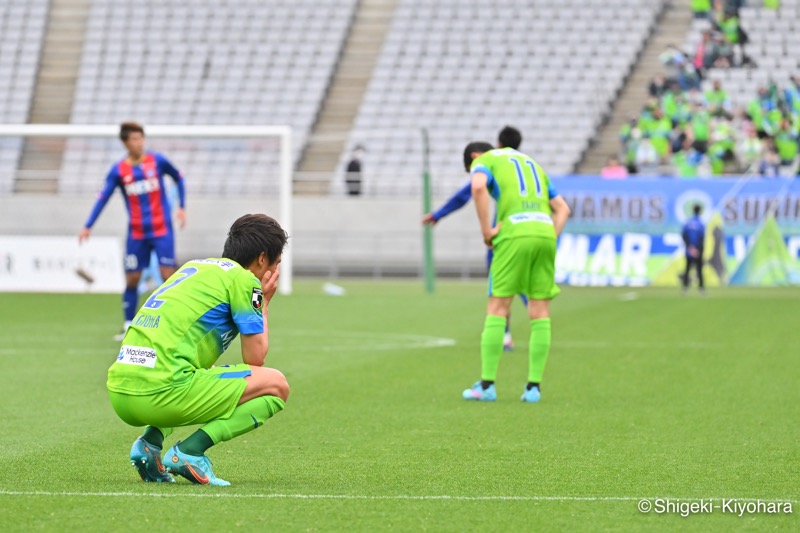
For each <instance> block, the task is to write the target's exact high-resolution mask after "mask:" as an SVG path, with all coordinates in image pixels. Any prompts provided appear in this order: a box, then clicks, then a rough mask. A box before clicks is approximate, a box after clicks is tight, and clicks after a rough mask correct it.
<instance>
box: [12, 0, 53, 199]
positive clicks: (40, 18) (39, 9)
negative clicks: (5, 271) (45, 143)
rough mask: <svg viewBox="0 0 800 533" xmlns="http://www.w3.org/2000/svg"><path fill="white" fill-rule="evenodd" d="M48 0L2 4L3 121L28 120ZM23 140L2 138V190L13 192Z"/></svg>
mask: <svg viewBox="0 0 800 533" xmlns="http://www.w3.org/2000/svg"><path fill="white" fill-rule="evenodd" d="M49 6H50V2H49V0H3V2H2V3H0V123H3V124H24V123H26V122H27V121H28V114H29V113H30V106H31V99H32V97H33V92H34V84H35V82H36V72H37V70H38V68H39V57H40V56H41V50H42V43H43V41H44V28H45V23H46V21H47V11H48V9H49ZM21 151H22V139H20V138H11V137H0V193H7V192H10V191H11V189H12V187H13V182H14V176H15V174H16V169H17V165H18V164H19V159H20V154H21Z"/></svg>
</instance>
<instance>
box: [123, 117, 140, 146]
mask: <svg viewBox="0 0 800 533" xmlns="http://www.w3.org/2000/svg"><path fill="white" fill-rule="evenodd" d="M131 133H141V134H142V136H143V137H144V128H143V127H142V125H141V124H139V123H138V122H123V123H122V124H120V125H119V140H120V141H122V142H128V137H130V135H131Z"/></svg>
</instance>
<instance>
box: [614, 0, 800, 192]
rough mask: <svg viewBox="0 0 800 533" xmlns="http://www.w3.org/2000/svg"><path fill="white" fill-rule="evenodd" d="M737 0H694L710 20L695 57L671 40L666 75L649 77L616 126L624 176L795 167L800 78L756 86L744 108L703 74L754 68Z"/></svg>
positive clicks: (775, 172)
mask: <svg viewBox="0 0 800 533" xmlns="http://www.w3.org/2000/svg"><path fill="white" fill-rule="evenodd" d="M740 3H741V0H739V1H736V0H731V1H718V2H716V6H715V7H716V9H713V7H714V6H712V5H711V2H710V0H693V1H692V9H693V11H694V12H695V17H697V18H710V19H711V26H710V28H709V29H708V30H707V31H705V32H704V33H703V38H702V41H701V42H700V44H699V46H698V49H697V50H696V52H695V54H694V57H693V59H692V58H691V57H689V55H688V54H685V53H684V52H682V51H681V50H679V49H678V48H676V47H673V46H670V47H669V48H668V49H667V50H666V51H665V52H664V53H663V54H662V55H661V57H660V59H661V62H662V63H663V64H664V65H665V74H664V75H663V76H658V77H657V78H655V79H654V80H652V82H651V83H650V86H649V99H648V101H647V104H646V105H645V106H644V109H643V110H642V112H641V113H640V114H639V115H637V116H634V117H631V119H630V120H629V121H628V122H627V123H626V124H624V125H623V126H622V128H621V130H620V132H619V138H620V142H621V146H622V149H621V157H620V158H619V161H620V162H621V163H622V165H621V166H624V167H625V168H626V170H627V173H628V174H639V175H651V176H652V175H666V176H678V177H683V178H692V177H699V176H703V177H706V176H717V175H722V174H760V175H762V176H780V175H784V176H793V175H795V174H796V173H797V172H798V170H797V167H798V139H800V76H794V77H792V78H791V81H790V83H789V84H788V86H783V87H779V86H778V85H777V84H776V83H773V82H770V83H769V84H767V85H765V86H761V87H759V89H758V93H757V94H756V95H754V97H753V99H752V100H751V101H750V102H749V103H748V104H747V105H746V106H745V107H743V108H742V107H737V108H734V106H733V105H732V103H731V100H730V98H729V96H728V93H727V91H726V90H725V88H724V87H723V85H722V83H721V82H720V81H719V80H714V81H710V80H707V79H706V74H707V72H708V70H709V69H718V68H739V67H741V68H748V67H749V66H752V63H750V62H749V61H748V60H747V55H746V53H745V51H744V47H743V44H744V43H745V42H746V40H747V37H746V33H745V32H744V31H743V29H742V28H741V27H740V26H739V22H738V12H737V10H738V8H739V7H741V6H740ZM610 166H611V162H609V167H610ZM613 174H614V176H613V177H621V176H620V172H616V173H613ZM609 177H611V176H609Z"/></svg>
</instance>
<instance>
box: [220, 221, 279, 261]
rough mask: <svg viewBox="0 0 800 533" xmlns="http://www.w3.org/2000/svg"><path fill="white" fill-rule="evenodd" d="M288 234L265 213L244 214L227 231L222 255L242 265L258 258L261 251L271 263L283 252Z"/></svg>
mask: <svg viewBox="0 0 800 533" xmlns="http://www.w3.org/2000/svg"><path fill="white" fill-rule="evenodd" d="M288 239H289V235H287V234H286V232H285V231H284V229H283V228H282V227H281V225H280V224H278V221H277V220H275V219H274V218H272V217H268V216H267V215H261V214H256V215H244V216H242V217H239V218H238V219H236V222H234V223H233V225H232V226H231V229H230V231H228V238H227V239H225V247H224V248H223V250H222V257H224V258H226V259H233V260H234V261H236V262H237V263H239V264H240V265H241V266H243V267H247V266H249V265H250V264H252V262H253V261H255V260H256V259H258V256H259V255H261V252H264V253H265V254H266V255H267V260H268V261H269V263H270V264H273V263H274V262H275V261H277V260H278V258H279V257H280V256H281V254H282V253H283V248H284V246H286V241H287V240H288Z"/></svg>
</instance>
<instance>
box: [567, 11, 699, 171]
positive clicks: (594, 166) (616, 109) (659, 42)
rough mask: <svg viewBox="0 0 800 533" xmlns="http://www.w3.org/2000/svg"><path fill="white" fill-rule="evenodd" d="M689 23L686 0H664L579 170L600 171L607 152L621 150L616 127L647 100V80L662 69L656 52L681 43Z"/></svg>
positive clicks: (684, 38) (610, 153)
mask: <svg viewBox="0 0 800 533" xmlns="http://www.w3.org/2000/svg"><path fill="white" fill-rule="evenodd" d="M691 27H692V11H691V9H689V3H688V2H686V1H685V0H667V2H666V3H665V5H664V8H663V10H662V12H661V15H660V16H659V18H658V22H657V23H656V26H655V27H654V29H653V33H651V34H650V37H649V38H648V39H647V42H646V43H645V46H644V48H643V49H642V51H641V53H640V54H639V59H638V61H637V63H636V65H635V66H634V68H633V70H632V71H631V74H630V75H629V76H628V79H627V80H626V82H625V85H624V86H623V87H622V90H621V91H620V95H619V97H618V98H617V100H616V101H615V102H614V105H613V107H612V110H611V115H610V117H609V119H608V120H606V121H605V123H604V124H603V125H602V126H601V127H600V129H599V130H598V132H597V135H596V136H595V138H594V140H593V141H592V144H591V145H590V147H589V149H588V150H587V151H586V153H585V154H584V156H583V159H582V160H581V162H580V163H579V164H578V168H577V173H578V174H600V170H601V169H602V168H603V167H604V166H605V164H606V162H607V161H608V158H609V156H610V155H612V154H614V155H616V154H618V153H619V150H620V144H619V139H618V135H619V130H620V128H621V127H622V124H623V123H624V122H625V121H626V120H628V119H629V118H630V117H631V116H634V115H638V114H639V112H640V111H641V109H642V106H643V105H644V104H645V102H647V97H648V93H647V87H648V84H649V83H650V80H651V79H652V78H653V77H654V76H656V75H657V74H662V73H663V67H662V65H661V63H660V62H659V60H658V56H659V55H660V54H661V53H662V52H663V51H664V50H665V49H666V47H667V46H668V45H670V44H674V45H675V46H681V45H682V44H683V42H684V41H685V40H686V34H687V33H688V32H689V30H690V29H691Z"/></svg>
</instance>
